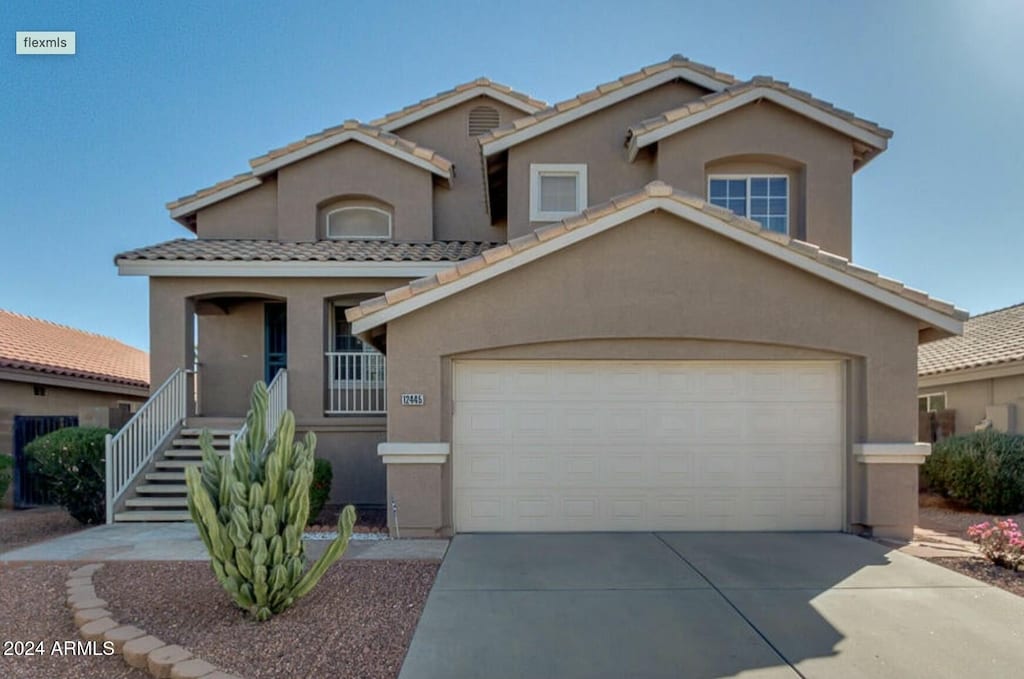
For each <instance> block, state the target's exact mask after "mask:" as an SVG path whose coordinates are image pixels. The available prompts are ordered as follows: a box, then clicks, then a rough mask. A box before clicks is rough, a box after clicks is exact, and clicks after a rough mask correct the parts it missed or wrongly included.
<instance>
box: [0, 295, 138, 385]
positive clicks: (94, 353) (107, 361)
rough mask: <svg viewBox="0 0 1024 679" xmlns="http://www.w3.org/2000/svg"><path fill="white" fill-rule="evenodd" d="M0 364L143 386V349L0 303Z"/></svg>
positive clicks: (1, 365) (4, 366)
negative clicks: (7, 308)
mask: <svg viewBox="0 0 1024 679" xmlns="http://www.w3.org/2000/svg"><path fill="white" fill-rule="evenodd" d="M0 368H12V369H16V370H25V371H32V372H38V373H46V374H50V375H61V376H67V377H77V378H81V379H87V380H95V381H98V382H107V383H114V384H123V385H127V386H131V387H141V388H147V387H148V386H149V354H147V353H146V352H145V351H142V350H140V349H136V348H135V347H130V346H128V345H127V344H124V343H122V342H119V341H117V340H116V339H113V338H111V337H104V336H103V335H97V334H94V333H91V332H85V331H84V330H76V329H75V328H71V327H68V326H66V325H59V324H57V323H52V322H50V321H44V320H42V319H39V318H32V317H31V316H23V315H22V314H16V313H14V312H13V311H5V310H2V309H0Z"/></svg>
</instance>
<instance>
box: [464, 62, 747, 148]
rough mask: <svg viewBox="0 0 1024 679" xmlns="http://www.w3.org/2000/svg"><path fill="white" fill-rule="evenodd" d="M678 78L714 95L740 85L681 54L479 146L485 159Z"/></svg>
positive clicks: (522, 121)
mask: <svg viewBox="0 0 1024 679" xmlns="http://www.w3.org/2000/svg"><path fill="white" fill-rule="evenodd" d="M676 79H682V80H686V81H688V82H691V83H693V84H695V85H698V86H700V87H703V88H705V89H708V90H711V91H713V92H718V91H720V90H723V89H725V88H726V87H728V86H730V85H733V84H735V83H736V82H737V81H736V78H734V77H733V76H731V75H729V74H728V73H722V72H720V71H716V70H715V69H713V68H712V67H710V66H706V65H704V64H699V63H697V62H695V61H690V60H689V59H687V58H686V57H684V56H682V55H680V54H673V55H672V56H671V57H670V58H669V59H667V60H666V61H662V62H659V63H657V64H651V65H650V66H645V67H644V68H642V69H640V70H639V71H637V72H635V73H630V74H628V75H624V76H622V77H621V78H619V79H618V80H613V81H612V82H609V83H605V84H603V85H598V86H597V87H596V88H594V89H592V90H589V91H587V92H583V93H581V94H578V95H576V96H575V97H573V98H571V99H567V100H565V101H561V102H559V103H557V104H554V105H553V106H549V107H548V108H546V109H544V110H543V111H538V112H537V113H534V114H533V115H529V116H526V117H524V118H519V119H518V120H515V121H513V122H512V123H510V124H508V125H503V126H502V127H499V128H497V129H494V130H491V131H490V132H489V133H487V134H485V135H482V136H481V137H480V138H479V141H480V146H481V148H482V149H483V154H484V156H490V155H493V154H495V153H498V152H499V151H504V150H505V149H507V148H510V147H512V146H515V145H516V144H519V143H521V142H524V141H526V140H528V139H532V138H534V137H537V136H539V135H541V134H544V133H546V132H549V131H551V130H553V129H556V128H559V127H561V126H563V125H566V124H568V123H571V122H572V121H574V120H578V119H579V118H582V117H584V116H587V115H590V114H591V113H594V112H596V111H600V110H602V109H604V108H607V107H609V106H611V105H613V104H616V103H618V102H620V101H623V100H625V99H629V98H630V97H633V96H636V95H637V94H639V93H641V92H646V91H647V90H650V89H653V88H655V87H657V86H659V85H662V84H664V83H667V82H670V81H672V80H676Z"/></svg>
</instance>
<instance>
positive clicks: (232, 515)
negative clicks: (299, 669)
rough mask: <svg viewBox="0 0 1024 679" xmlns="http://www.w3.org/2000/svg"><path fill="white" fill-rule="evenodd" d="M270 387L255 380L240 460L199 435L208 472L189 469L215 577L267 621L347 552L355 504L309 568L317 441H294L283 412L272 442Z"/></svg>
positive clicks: (192, 505)
mask: <svg viewBox="0 0 1024 679" xmlns="http://www.w3.org/2000/svg"><path fill="white" fill-rule="evenodd" d="M267 403H268V395H267V385H265V384H264V383H263V382H257V383H256V385H255V386H254V387H253V390H252V407H251V408H250V410H249V414H248V415H247V417H246V422H247V424H248V431H247V432H246V435H245V436H244V437H243V438H242V439H239V440H238V441H237V442H236V443H235V454H234V457H233V458H232V457H229V456H227V455H218V454H217V452H216V451H214V449H213V444H212V437H211V436H210V432H209V431H204V432H203V433H202V435H201V436H200V437H199V444H200V446H201V447H202V449H203V464H202V469H201V470H200V468H199V467H190V468H189V469H187V470H186V471H185V482H186V484H188V511H189V514H191V515H192V520H193V521H194V522H195V524H196V528H197V529H198V531H199V537H200V538H201V539H202V541H203V544H205V545H206V549H207V550H208V551H209V552H210V564H211V566H212V567H213V572H214V573H215V574H216V576H217V579H218V580H219V581H220V583H221V584H222V585H223V586H224V589H226V590H227V591H228V592H229V593H230V594H231V596H232V598H233V599H234V600H235V603H236V604H238V606H239V607H240V608H242V609H243V610H245V611H247V612H248V613H249V614H250V615H251V616H252V617H254V618H255V619H257V620H260V621H262V620H267V619H268V618H270V616H271V615H274V614H276V613H280V612H282V611H283V610H285V609H286V608H288V607H289V606H291V605H292V603H293V602H294V601H295V600H296V599H298V598H299V597H301V596H304V595H305V594H307V593H308V592H309V591H310V590H311V589H313V587H314V586H315V585H316V583H317V582H318V581H319V580H320V577H321V576H322V575H323V574H324V572H325V571H326V570H327V568H328V567H329V566H330V565H331V564H333V563H334V562H335V561H337V560H338V559H339V558H341V555H342V554H343V553H344V552H345V548H346V547H348V540H349V538H350V537H351V536H352V526H353V524H355V519H356V513H355V509H353V507H352V505H349V506H347V507H345V509H344V510H342V512H341V517H340V518H339V519H338V537H337V538H336V539H335V540H334V541H333V542H332V543H331V544H330V545H329V546H328V548H327V550H326V551H325V552H324V553H323V555H322V556H321V557H320V558H319V559H317V561H316V563H314V564H313V565H312V567H310V569H309V570H305V567H306V555H305V550H304V547H303V544H302V532H303V530H304V528H305V526H306V519H307V518H308V516H309V484H310V481H311V480H312V478H313V454H314V452H315V450H316V437H315V436H314V435H313V433H312V432H310V433H307V434H306V437H305V439H304V440H302V441H300V442H295V416H294V415H293V414H292V412H291V411H290V410H289V411H285V413H284V414H283V415H282V416H281V423H280V425H279V426H278V428H277V433H276V434H275V436H274V437H273V438H271V439H269V440H268V439H267V432H266V427H265V422H266V416H267Z"/></svg>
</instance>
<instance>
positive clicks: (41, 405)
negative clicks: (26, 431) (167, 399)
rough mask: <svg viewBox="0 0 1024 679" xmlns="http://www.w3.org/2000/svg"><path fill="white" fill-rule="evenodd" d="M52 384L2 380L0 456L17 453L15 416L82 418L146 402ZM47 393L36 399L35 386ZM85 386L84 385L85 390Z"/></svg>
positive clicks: (44, 380)
mask: <svg viewBox="0 0 1024 679" xmlns="http://www.w3.org/2000/svg"><path fill="white" fill-rule="evenodd" d="M52 381H53V380H52V379H51V378H49V377H48V376H43V377H42V379H41V380H40V381H39V382H21V381H12V380H6V379H0V453H11V452H12V451H13V449H14V440H13V438H12V431H13V430H12V427H13V424H14V416H15V415H74V416H78V415H79V410H80V409H83V408H117V407H118V403H119V402H130V403H135V404H138V403H142V402H144V401H145V398H143V397H140V396H138V395H137V394H133V393H128V394H117V393H111V392H107V391H92V390H89V389H87V388H69V387H62V386H55V385H54V384H52V383H51V382H52ZM34 384H40V386H43V387H44V388H45V389H46V393H45V395H43V396H36V395H35V394H34V392H33V385H34ZM84 386H85V385H83V387H84Z"/></svg>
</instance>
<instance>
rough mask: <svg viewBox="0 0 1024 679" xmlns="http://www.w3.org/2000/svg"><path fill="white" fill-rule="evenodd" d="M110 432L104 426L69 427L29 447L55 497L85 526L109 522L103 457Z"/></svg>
mask: <svg viewBox="0 0 1024 679" xmlns="http://www.w3.org/2000/svg"><path fill="white" fill-rule="evenodd" d="M109 433H112V432H111V430H110V429H103V428H101V427H67V428H65V429H58V430H57V431H55V432H52V433H49V434H47V435H46V436H41V437H39V438H37V439H36V440H35V441H32V443H30V444H28V445H27V446H25V453H26V454H27V455H28V456H29V459H30V460H31V461H32V462H33V463H34V464H35V466H36V469H37V470H38V472H39V473H40V474H42V475H43V476H44V477H45V479H46V484H47V487H48V488H49V490H50V494H51V497H52V498H53V499H54V500H55V501H56V502H57V504H59V505H61V506H62V507H64V508H65V509H67V510H68V513H69V514H71V516H73V517H75V518H76V519H78V520H79V521H81V522H82V523H87V524H93V523H103V522H104V521H105V520H106V477H105V476H104V472H103V464H104V462H103V458H104V450H105V447H104V439H105V438H106V436H107V434H109Z"/></svg>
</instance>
